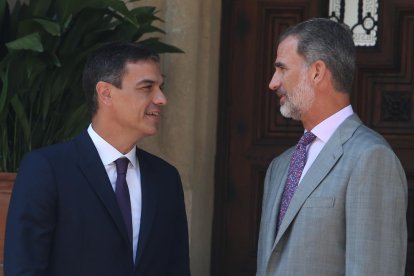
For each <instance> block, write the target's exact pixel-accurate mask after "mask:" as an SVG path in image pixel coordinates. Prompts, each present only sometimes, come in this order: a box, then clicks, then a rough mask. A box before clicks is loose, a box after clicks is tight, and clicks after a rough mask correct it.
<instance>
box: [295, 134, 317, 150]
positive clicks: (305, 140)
mask: <svg viewBox="0 0 414 276" xmlns="http://www.w3.org/2000/svg"><path fill="white" fill-rule="evenodd" d="M315 138H316V136H315V134H313V133H312V132H310V131H307V132H305V133H304V134H303V136H302V137H301V138H300V140H299V144H301V145H304V146H307V145H309V144H310V143H312V142H313V140H315Z"/></svg>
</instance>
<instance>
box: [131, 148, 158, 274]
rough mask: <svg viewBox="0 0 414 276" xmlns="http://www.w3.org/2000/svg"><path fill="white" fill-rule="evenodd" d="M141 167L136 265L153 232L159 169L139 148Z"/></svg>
mask: <svg viewBox="0 0 414 276" xmlns="http://www.w3.org/2000/svg"><path fill="white" fill-rule="evenodd" d="M137 155H138V161H139V168H140V172H141V193H142V209H141V210H142V211H141V226H140V230H139V239H138V249H137V255H136V259H135V266H136V267H137V265H138V264H139V262H140V259H141V258H142V255H143V251H144V249H145V245H146V243H147V241H148V237H149V236H150V233H151V228H152V225H153V222H154V217H155V213H156V207H157V196H156V194H157V179H158V176H157V171H156V170H155V168H153V167H152V166H151V163H150V160H149V159H148V158H149V157H148V156H147V155H146V154H145V153H144V152H143V151H141V150H140V149H138V148H137Z"/></svg>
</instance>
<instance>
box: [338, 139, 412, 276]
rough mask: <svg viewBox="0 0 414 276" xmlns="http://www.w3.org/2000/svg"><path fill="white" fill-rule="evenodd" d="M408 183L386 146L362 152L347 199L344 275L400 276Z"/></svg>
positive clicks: (401, 273)
mask: <svg viewBox="0 0 414 276" xmlns="http://www.w3.org/2000/svg"><path fill="white" fill-rule="evenodd" d="M406 211H407V181H406V177H405V174H404V171H403V169H402V166H401V164H400V162H399V160H398V158H397V157H396V156H395V154H394V153H393V152H392V150H391V149H390V148H388V147H386V146H383V145H378V146H375V147H373V148H369V149H366V151H365V152H364V153H362V154H361V158H359V160H358V162H357V163H356V164H355V167H354V170H353V173H352V174H351V176H350V180H349V185H348V190H347V198H346V249H345V250H346V275H353V276H354V275H377V276H381V275H384V276H385V275H396V276H397V275H404V269H405V261H406V250H407V225H406Z"/></svg>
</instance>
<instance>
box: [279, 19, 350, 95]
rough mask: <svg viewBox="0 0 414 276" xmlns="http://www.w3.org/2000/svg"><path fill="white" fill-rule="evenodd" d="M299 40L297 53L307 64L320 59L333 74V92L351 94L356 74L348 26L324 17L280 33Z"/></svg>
mask: <svg viewBox="0 0 414 276" xmlns="http://www.w3.org/2000/svg"><path fill="white" fill-rule="evenodd" d="M288 36H294V37H296V38H297V39H298V49H297V53H298V54H300V55H301V56H303V57H304V58H305V60H306V63H307V64H308V65H311V64H312V63H314V62H315V61H317V60H322V61H323V62H324V63H325V64H326V66H327V67H328V69H329V70H330V71H331V73H332V78H333V86H334V87H335V89H336V90H338V91H342V92H345V93H351V91H352V84H353V79H354V71H355V44H354V41H353V39H352V33H351V30H350V29H349V27H348V26H346V25H344V24H340V23H337V22H335V21H333V20H330V19H326V18H313V19H310V20H307V21H304V22H301V23H299V24H297V25H295V26H293V27H290V28H288V29H287V30H286V32H284V33H283V34H282V36H281V37H280V39H279V41H280V42H282V41H283V40H284V39H286V38H287V37H288Z"/></svg>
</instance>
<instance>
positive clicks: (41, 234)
mask: <svg viewBox="0 0 414 276" xmlns="http://www.w3.org/2000/svg"><path fill="white" fill-rule="evenodd" d="M55 198H56V189H55V183H54V179H53V174H52V169H51V166H50V164H49V163H48V162H47V160H46V159H45V158H44V157H43V156H42V155H41V154H40V153H39V152H32V153H30V154H28V155H26V157H25V158H24V159H23V161H22V163H21V166H20V169H19V173H18V175H17V177H16V181H15V184H14V188H13V191H12V196H11V199H10V205H9V210H8V215H7V223H6V236H5V249H4V273H5V274H4V275H5V276H14V275H28V276H29V275H30V276H32V275H33V276H34V275H47V271H48V264H49V257H50V254H51V248H52V241H53V233H54V229H55V225H56V201H55Z"/></svg>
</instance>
